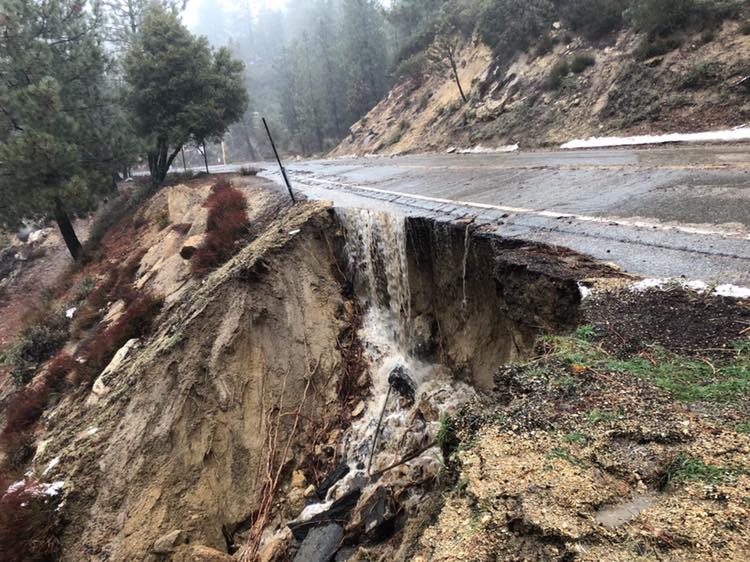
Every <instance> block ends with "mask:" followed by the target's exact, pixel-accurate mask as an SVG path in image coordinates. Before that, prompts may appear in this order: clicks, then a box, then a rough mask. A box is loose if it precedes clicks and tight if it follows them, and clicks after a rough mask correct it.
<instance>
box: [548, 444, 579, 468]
mask: <svg viewBox="0 0 750 562" xmlns="http://www.w3.org/2000/svg"><path fill="white" fill-rule="evenodd" d="M547 459H548V460H553V459H562V460H564V461H566V462H569V463H570V464H572V465H573V466H578V467H581V468H585V467H586V466H587V464H586V463H585V462H584V461H582V460H581V459H579V458H577V457H576V456H575V455H573V454H572V453H571V452H570V451H568V449H566V448H565V447H555V448H554V449H552V450H551V451H550V452H549V453H547Z"/></svg>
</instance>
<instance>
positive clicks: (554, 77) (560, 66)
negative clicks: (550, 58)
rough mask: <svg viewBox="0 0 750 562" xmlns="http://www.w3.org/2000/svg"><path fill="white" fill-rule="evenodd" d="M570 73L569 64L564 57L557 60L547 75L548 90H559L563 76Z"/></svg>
mask: <svg viewBox="0 0 750 562" xmlns="http://www.w3.org/2000/svg"><path fill="white" fill-rule="evenodd" d="M568 74H570V65H569V64H568V61H566V60H565V59H563V60H561V61H557V62H556V63H555V65H554V66H553V67H552V70H550V73H549V76H548V77H547V83H546V87H547V89H548V90H559V89H560V87H561V86H562V84H563V80H564V79H565V77H566V76H567V75H568Z"/></svg>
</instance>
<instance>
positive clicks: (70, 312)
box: [65, 306, 78, 320]
mask: <svg viewBox="0 0 750 562" xmlns="http://www.w3.org/2000/svg"><path fill="white" fill-rule="evenodd" d="M76 310H78V309H77V308H76V307H75V306H74V307H72V308H69V309H68V310H66V311H65V318H67V319H68V320H70V319H71V318H73V316H75V314H76Z"/></svg>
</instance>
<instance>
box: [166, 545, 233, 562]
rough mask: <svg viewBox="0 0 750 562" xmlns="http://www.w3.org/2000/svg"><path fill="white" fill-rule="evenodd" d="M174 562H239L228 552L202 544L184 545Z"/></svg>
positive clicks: (177, 552)
mask: <svg viewBox="0 0 750 562" xmlns="http://www.w3.org/2000/svg"><path fill="white" fill-rule="evenodd" d="M172 562H237V561H236V560H235V559H234V558H232V557H231V556H230V555H229V554H227V553H226V552H221V551H220V550H216V549H215V548H211V547H210V546H204V545H202V544H190V545H183V546H180V547H178V548H177V551H176V552H175V553H174V556H172Z"/></svg>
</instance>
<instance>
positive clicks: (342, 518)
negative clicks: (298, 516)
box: [288, 490, 362, 541]
mask: <svg viewBox="0 0 750 562" xmlns="http://www.w3.org/2000/svg"><path fill="white" fill-rule="evenodd" d="M361 495H362V492H361V491H360V490H354V491H352V492H350V493H348V494H346V495H345V496H343V497H342V498H339V499H338V500H336V501H335V502H333V504H331V507H329V508H328V509H326V510H325V511H322V512H320V513H318V514H317V515H313V516H312V517H310V519H308V520H306V521H292V522H291V523H289V525H288V527H289V529H291V531H292V535H294V538H295V539H296V540H298V541H304V540H305V538H306V537H307V535H308V533H310V531H311V530H312V529H315V528H316V527H319V526H320V525H321V524H323V523H328V522H330V521H339V522H341V523H346V522H348V521H349V517H350V514H351V511H352V509H354V506H356V505H357V503H358V502H359V497H360V496H361Z"/></svg>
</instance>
